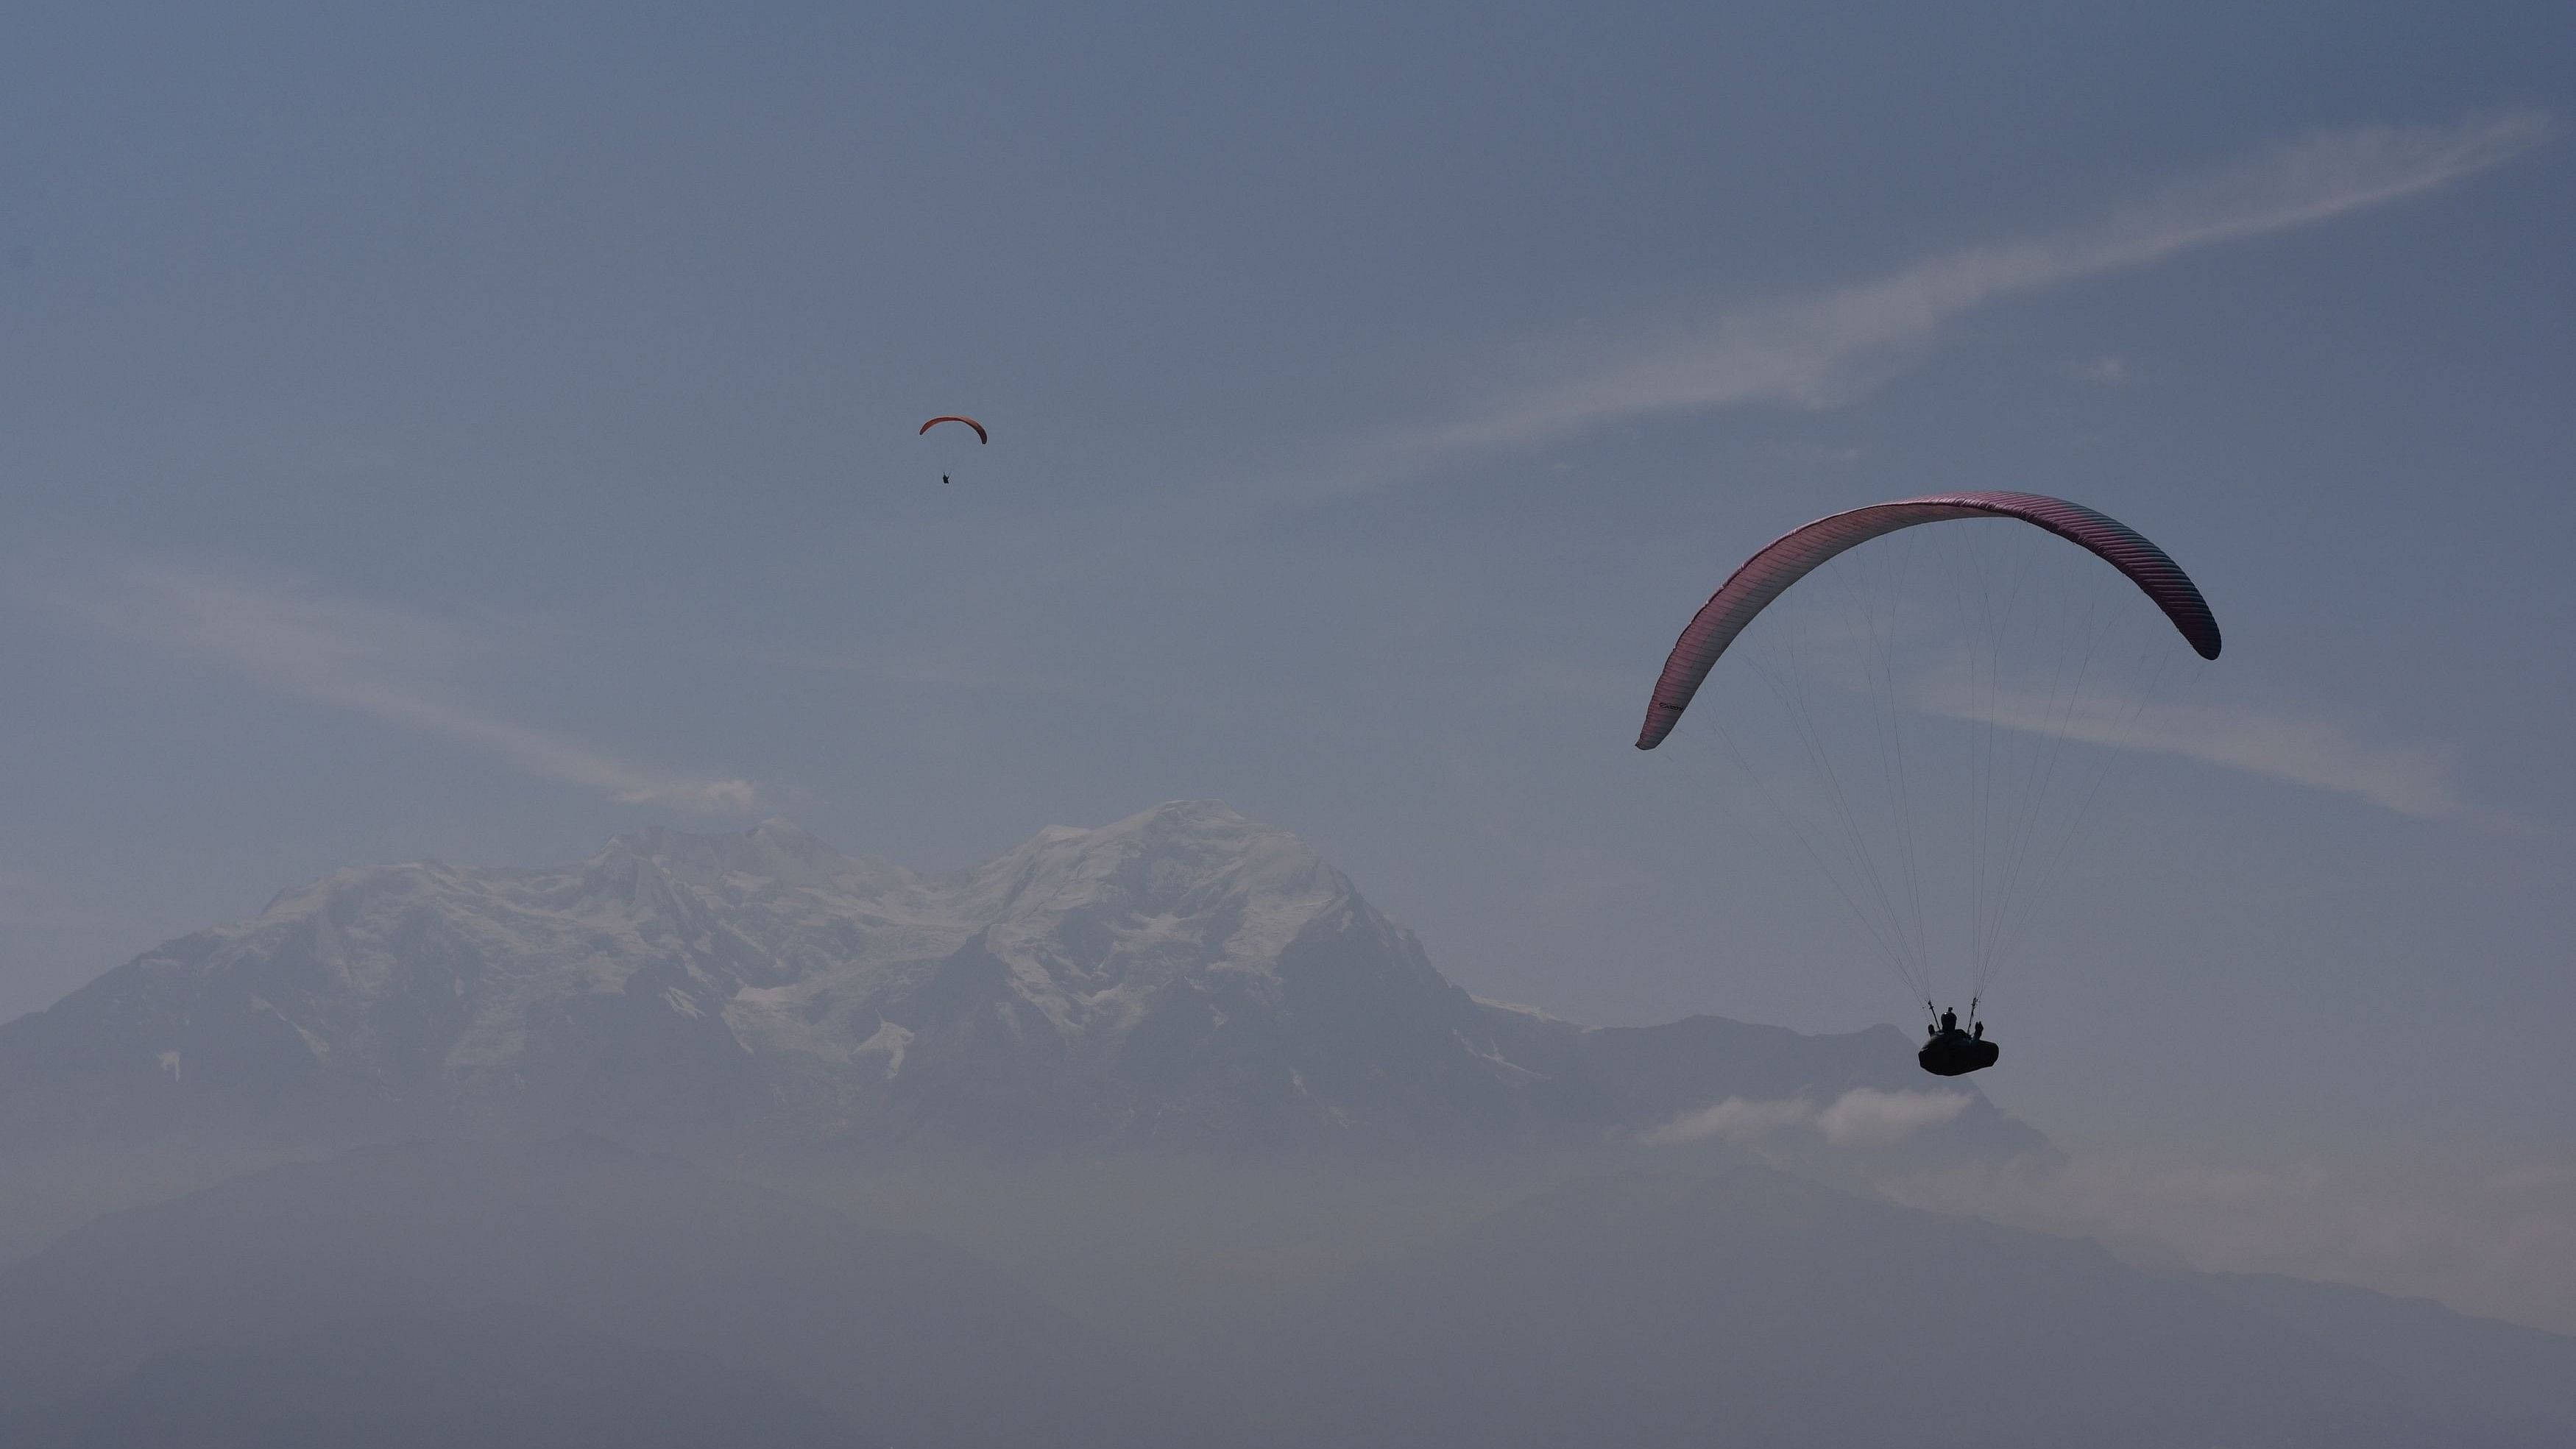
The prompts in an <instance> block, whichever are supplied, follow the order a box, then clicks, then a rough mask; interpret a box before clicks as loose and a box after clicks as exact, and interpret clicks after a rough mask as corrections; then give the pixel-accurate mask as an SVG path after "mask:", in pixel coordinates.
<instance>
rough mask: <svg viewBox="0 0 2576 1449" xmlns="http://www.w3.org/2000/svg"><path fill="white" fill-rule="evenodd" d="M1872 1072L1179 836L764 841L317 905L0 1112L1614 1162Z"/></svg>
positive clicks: (1160, 821)
mask: <svg viewBox="0 0 2576 1449" xmlns="http://www.w3.org/2000/svg"><path fill="white" fill-rule="evenodd" d="M1909 1055H1910V1054H1909V1051H1908V1049H1907V1044H1906V1043H1904V1042H1903V1040H1902V1039H1901V1038H1900V1037H1898V1036H1897V1035H1896V1034H1895V1033H1893V1032H1892V1031H1886V1030H1880V1031H1875V1032H1867V1033H1859V1034H1855V1035H1852V1036H1844V1037H1803V1036H1799V1035H1796V1034H1794V1033H1790V1032H1786V1031H1781V1030H1778V1029H1774V1028H1763V1027H1753V1026H1746V1025H1742V1024H1740V1023H1734V1022H1727V1021H1722V1020H1719V1019H1716V1018H1710V1017H1701V1018H1694V1019H1692V1020H1690V1021H1686V1022H1681V1023H1676V1024H1674V1025H1672V1026H1668V1027H1659V1028H1645V1029H1622V1030H1594V1029H1586V1028H1582V1027H1577V1026H1575V1025H1572V1024H1571V1023H1567V1022H1562V1021H1556V1020H1553V1019H1551V1018H1548V1017H1544V1016H1540V1015H1537V1014H1535V1013H1531V1012H1527V1011H1522V1010H1519V1009H1515V1008H1509V1007H1503V1006H1497V1005H1492V1004H1488V1003H1484V1002H1480V1001H1477V1000H1475V999H1473V998H1471V997H1469V996H1468V995H1467V994H1466V993H1465V992H1464V991H1461V990H1460V989H1459V988H1457V987H1456V986H1454V985H1452V984H1450V983H1449V982H1448V981H1447V980H1446V979H1444V978H1443V977H1442V976H1441V975H1440V973H1439V972H1437V971H1436V970H1434V969H1433V968H1432V966H1431V963H1430V961H1429V960H1428V958H1427V957H1426V956H1425V955H1424V953H1423V950H1422V947H1421V945H1420V943H1419V942H1418V941H1416V940H1415V939H1414V937H1413V936H1412V934H1411V933H1409V932H1407V931H1405V930H1403V929H1402V928H1400V927H1398V926H1396V925H1394V924H1392V923H1391V922H1389V921H1388V920H1387V919H1386V918H1385V917H1383V916H1381V915H1380V914H1378V912H1377V911H1376V909H1375V908H1373V907H1372V906H1370V905H1369V904H1368V903H1367V902H1366V901H1365V900H1363V899H1362V898H1361V897H1360V895H1359V893H1358V892H1357V891H1356V890H1355V889H1354V888H1353V887H1352V885H1351V882H1350V880H1349V879H1348V878H1347V877H1345V876H1344V875H1343V874H1342V873H1341V872H1340V871H1338V870H1335V869H1334V868H1333V867H1332V866H1331V865H1329V864H1327V863H1326V862H1324V861H1323V860H1322V859H1321V858H1319V857H1318V856H1317V855H1316V854H1315V853H1314V852H1313V851H1312V850H1311V849H1309V848H1308V847H1307V846H1306V845H1305V844H1304V843H1303V842H1302V841H1300V840H1298V839H1297V838H1296V837H1295V836H1293V835H1291V834H1289V833H1287V832H1285V831H1282V830H1278V829H1274V828H1271V827H1267V826H1263V825H1259V824H1256V823H1254V822H1252V821H1250V820H1247V819H1245V818H1244V817H1243V816H1241V815H1239V814H1237V813H1235V812H1234V811H1233V810H1231V809H1228V808H1227V807H1225V806H1223V805H1219V804H1214V803H1210V802H1199V801H1192V802H1176V803H1172V804H1167V805H1163V806H1159V807H1157V808H1155V809H1153V810H1149V811H1146V812H1145V813H1143V814H1140V815H1136V816H1133V817H1131V818H1129V819H1126V820H1122V821H1119V822H1117V823H1116V824H1113V825H1108V826H1103V827H1101V828H1098V829H1091V830H1082V829H1072V828H1066V827H1055V828H1050V829H1048V830H1045V831H1042V832H1040V833H1039V835H1038V836H1037V837H1036V838H1035V839H1033V840H1030V841H1029V842H1028V843H1026V844H1024V845H1022V846H1020V847H1019V848H1018V849H1016V850H1013V851H1011V852H1009V853H1008V854H1005V855H1003V856H1001V857H1000V858H998V859H996V860H993V861H991V862H989V863H988V864H986V865H984V866H982V867H980V868H978V869H976V870H973V871H969V872H964V873H961V874H959V875H956V876H951V877H940V878H928V877H923V876H920V875H916V874H914V873H913V872H911V871H907V870H904V869H902V868H900V867H897V866H891V865H887V864H883V863H880V862H874V861H868V860H860V859H853V858H851V857H848V856H844V855H841V854H839V853H838V852H836V851H834V850H832V849H831V848H830V847H828V846H826V845H824V844H823V843H822V842H820V841H818V840H816V839H815V838H814V837H813V836H811V835H809V834H807V833H806V832H804V831H802V830H800V829H798V828H797V827H795V826H793V825H790V824H787V823H785V822H783V821H771V822H768V823H766V824H763V825H761V826H759V827H757V828H755V829H752V830H750V831H746V832H742V833H739V834H728V835H698V834H690V833H685V832H681V831H675V830H668V829H662V828H654V829H649V830H642V831H637V832H634V833H632V834H628V835H622V836H619V837H617V838H616V839H614V840H612V841H610V842H609V843H608V845H607V847H606V848H605V849H603V850H602V851H601V852H600V853H599V854H597V855H595V856H593V857H592V858H590V859H589V860H586V861H583V862H581V863H579V864H577V865H572V866H568V867H563V868H559V869H548V870H516V869H492V868H476V867H460V866H452V865H444V864H438V863H422V864H413V865H397V866H378V867H368V868H362V869H352V870H343V871H340V872H337V873H335V874H333V875H331V876H329V877H326V878H325V879H323V880H320V881H317V882H315V883H314V884H312V885H310V886H306V887H304V888H302V889H299V890H292V891H289V892H286V893H285V894H283V895H281V896H279V897H278V898H277V899H276V900H275V901H273V902H271V903H270V905H269V907H268V909H266V910H265V911H263V912H261V913H260V914H259V915H258V916H257V917H255V918H253V919H251V920H249V921H245V922H241V923H239V924H235V925H229V926H222V927H217V928H215V929H212V930H207V931H201V932H198V933H196V934H194V935H191V936H186V937H182V938H180V939H178V940H176V941H172V942H170V943H168V944H167V945H165V946H163V947H161V948H160V949H158V950H155V951H152V952H150V953H148V954H146V955H144V956H142V957H139V958H137V959H136V960H134V961H132V962H129V963H128V964H126V965H125V966H122V967H119V968H118V969H116V970H114V971H111V972H109V973H108V974H107V975H105V976H103V977H101V978H100V979H99V980H97V981H95V982H93V983H91V984H90V985H89V986H87V987H85V988H83V989H82V990H80V991H78V992H75V993H73V994H72V995H71V996H70V997H68V998H66V999H65V1000H63V1001H62V1002H61V1003H59V1004H57V1005H56V1006H54V1007H53V1008H52V1009H50V1010H48V1011H45V1012H41V1013H38V1014H36V1015H34V1016H30V1017H25V1018H21V1019H20V1020H18V1021H15V1022H12V1023H9V1024H8V1025H7V1026H5V1027H0V1094H5V1096H0V1110H5V1113H6V1116H7V1118H8V1119H9V1120H10V1121H12V1122H15V1123H17V1124H19V1125H20V1126H22V1127H26V1126H32V1125H40V1124H45V1123H57V1124H58V1123H62V1122H66V1121H102V1120H105V1121H142V1122H147V1123H148V1122H153V1121H161V1120H168V1119H169V1118H171V1117H172V1116H174V1115H185V1114H189V1113H195V1112H208V1111H216V1112H227V1113H238V1112H245V1111H247V1112H252V1113H257V1114H263V1115H266V1116H269V1117H273V1118H293V1117H295V1116H298V1115H299V1114H304V1113H315V1112H319V1113H325V1114H329V1115H333V1116H337V1117H341V1118H354V1119H359V1120H364V1119H368V1118H371V1117H376V1116H382V1117H386V1118H389V1119H420V1118H423V1117H427V1118H434V1119H441V1120H444V1119H449V1118H454V1117H459V1116H462V1117H465V1118H468V1119H479V1120H485V1121H489V1122H494V1123H498V1124H505V1125H525V1126H531V1127H552V1126H556V1125H560V1124H563V1123H566V1122H597V1123H607V1124H622V1125H630V1126H635V1125H643V1126H665V1127H673V1128H684V1127H689V1126H693V1125H705V1126H715V1125H721V1124H730V1125H732V1126H734V1127H737V1128H757V1129H760V1130H763V1131H769V1132H776V1133H782V1134H786V1135H789V1136H793V1137H797V1138H802V1139H807V1140H817V1139H847V1140H851V1141H855V1142H860V1143H867V1144H887V1143H895V1142H905V1141H915V1142H961V1143H977V1144H984V1145H995V1146H999V1145H1011V1146H1019V1147H1029V1148H1040V1149H1059V1148H1066V1147H1078V1146H1102V1145H1110V1144H1131V1145H1132V1144H1155V1145H1163V1146H1189V1145H1194V1144H1204V1145H1211V1146H1245V1145H1259V1144H1270V1143H1283V1142H1293V1141H1301V1140H1315V1139H1346V1140H1367V1139H1371V1138H1376V1137H1391V1138H1395V1139H1399V1140H1412V1139H1417V1138H1420V1137H1422V1136H1425V1135H1429V1136H1434V1137H1439V1136H1452V1135H1462V1134H1463V1135H1469V1136H1491V1135H1495V1134H1508V1133H1522V1132H1537V1131H1546V1130H1551V1129H1582V1130H1590V1131H1595V1132H1598V1131H1601V1130H1603V1129H1617V1128H1622V1127H1626V1128H1637V1127H1645V1126H1650V1125H1652V1124H1654V1123H1656V1122H1660V1121H1664V1120H1666V1119H1668V1118H1670V1117H1671V1116H1673V1115H1674V1114H1675V1113H1677V1112H1681V1111H1685V1110H1689V1109H1692V1108H1696V1107H1704V1106H1707V1105H1710V1104H1712V1103H1714V1102H1716V1101H1719V1100H1721V1099H1722V1098H1724V1097H1726V1096H1729V1095H1747V1096H1765V1097H1786V1096H1792V1095H1800V1094H1804V1095H1808V1096H1811V1097H1827V1098H1829V1097H1831V1096H1833V1095H1835V1094H1839V1093H1841V1092H1844V1091H1847V1090H1849V1089H1851V1088H1853V1087H1863V1086H1867V1087H1876V1088H1881V1089H1900V1088H1911V1087H1913V1086H1915V1085H1916V1081H1915V1080H1914V1078H1913V1075H1912V1063H1911V1061H1910V1060H1909ZM1961 1120H1962V1121H1963V1122H1982V1123H1984V1125H1985V1126H1987V1127H1988V1128H1994V1127H2009V1126H2011V1124H2009V1123H2008V1122H2005V1121H2003V1120H2002V1119H2000V1117H1999V1114H1995V1113H1993V1111H1992V1109H1991V1108H1990V1107H1987V1106H1985V1104H1984V1103H1983V1101H1982V1099H1978V1100H1977V1102H1976V1104H1975V1109H1974V1111H1972V1112H1971V1113H1969V1114H1968V1115H1967V1116H1966V1117H1963V1118H1962V1119H1961ZM2015 1130H2017V1131H2019V1132H2021V1133H2022V1134H2023V1135H2024V1136H2025V1137H2027V1138H2028V1139H2029V1141H2028V1143H2026V1144H2025V1145H2036V1134H2029V1133H2027V1129H2015ZM1987 1135H1989V1136H1991V1135H1992V1133H1991V1132H1989V1133H1988V1134H1987ZM2007 1136H2009V1134H2007ZM1998 1140H2003V1139H1998ZM2011 1140H2012V1141H2015V1142H2019V1141H2021V1140H2022V1139H2021V1138H2012V1139H2011Z"/></svg>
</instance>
